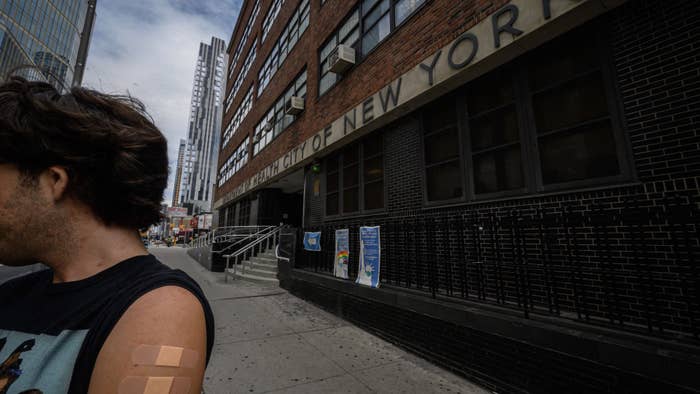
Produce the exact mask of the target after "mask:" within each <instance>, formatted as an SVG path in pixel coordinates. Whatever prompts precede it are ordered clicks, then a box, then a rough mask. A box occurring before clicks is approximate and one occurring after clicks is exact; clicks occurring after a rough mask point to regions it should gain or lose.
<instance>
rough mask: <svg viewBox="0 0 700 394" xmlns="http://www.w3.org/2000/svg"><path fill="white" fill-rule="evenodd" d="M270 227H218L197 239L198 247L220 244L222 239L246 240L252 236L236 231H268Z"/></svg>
mask: <svg viewBox="0 0 700 394" xmlns="http://www.w3.org/2000/svg"><path fill="white" fill-rule="evenodd" d="M269 227H270V226H227V227H217V228H215V229H213V230H212V231H211V232H210V233H208V234H206V235H205V236H204V237H200V238H199V239H197V243H196V246H197V247H202V246H207V245H211V244H214V243H216V242H220V241H221V238H224V237H225V238H226V240H228V239H230V238H245V237H247V236H249V235H250V234H236V233H235V231H238V230H245V229H262V230H264V229H268V228H269Z"/></svg>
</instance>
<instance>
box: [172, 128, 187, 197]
mask: <svg viewBox="0 0 700 394" xmlns="http://www.w3.org/2000/svg"><path fill="white" fill-rule="evenodd" d="M186 152H187V141H186V140H183V139H181V140H180V148H179V149H178V150H177V169H176V170H175V187H174V188H173V204H172V206H173V207H176V206H178V205H179V204H180V186H181V185H182V165H183V164H184V161H185V153H186Z"/></svg>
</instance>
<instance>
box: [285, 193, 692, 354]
mask: <svg viewBox="0 0 700 394" xmlns="http://www.w3.org/2000/svg"><path fill="white" fill-rule="evenodd" d="M644 203H645V204H647V205H643V204H642V202H640V200H637V199H635V198H633V197H631V198H629V199H627V200H624V201H620V200H619V198H618V199H617V200H616V201H605V202H603V201H601V202H600V203H595V204H593V205H581V204H579V205H577V206H571V207H561V206H560V205H557V204H549V205H547V204H543V205H539V206H535V207H533V206H526V207H517V209H510V210H507V211H504V210H502V209H495V208H494V209H486V208H484V209H478V208H475V209H473V210H463V211H454V210H452V211H442V212H437V211H436V212H432V213H427V212H422V213H419V214H416V215H412V216H402V217H390V218H373V219H368V220H366V221H364V222H361V223H359V222H357V221H354V222H351V223H348V222H346V223H342V224H341V223H337V224H327V225H324V226H320V227H311V228H307V229H305V230H306V231H321V250H322V251H321V252H309V251H305V250H303V248H302V247H301V245H299V244H300V241H297V247H296V255H295V262H294V266H295V268H299V269H305V270H312V271H315V272H320V273H326V274H330V275H332V273H333V263H334V230H336V229H341V228H349V229H350V264H349V274H350V280H354V279H355V278H356V276H357V267H358V257H359V226H360V225H367V226H381V247H382V249H381V269H380V280H381V284H382V286H391V287H397V288H405V289H412V290H416V291H420V292H424V293H425V294H426V296H431V297H435V298H437V297H447V298H456V299H464V300H469V301H475V302H483V303H491V304H497V305H501V306H504V307H508V308H513V309H517V310H520V311H521V312H522V314H523V316H524V317H526V318H529V317H531V314H540V315H553V316H559V317H564V318H570V319H574V320H578V321H581V322H584V323H590V324H597V325H601V324H602V325H608V326H615V327H617V328H619V329H623V330H628V331H635V332H646V333H647V334H651V335H661V336H673V337H677V338H683V339H691V340H692V339H695V340H697V339H698V336H699V335H700V329H699V327H700V267H698V264H700V262H699V261H698V258H699V256H700V253H699V249H700V248H699V245H698V240H699V239H700V214H699V212H698V206H697V204H696V202H695V201H694V197H693V196H690V195H688V196H680V195H676V196H673V197H670V198H665V199H663V200H662V201H661V202H660V203H658V205H648V204H650V203H649V201H644ZM301 231H303V230H300V233H299V234H298V236H297V239H298V240H301V239H302V238H303V237H302V234H301Z"/></svg>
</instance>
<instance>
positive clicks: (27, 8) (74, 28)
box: [0, 0, 97, 89]
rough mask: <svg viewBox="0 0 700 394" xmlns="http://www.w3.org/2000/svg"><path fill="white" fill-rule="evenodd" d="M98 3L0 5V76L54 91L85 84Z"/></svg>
mask: <svg viewBox="0 0 700 394" xmlns="http://www.w3.org/2000/svg"><path fill="white" fill-rule="evenodd" d="M96 2H97V0H63V1H56V0H39V1H9V0H5V1H0V76H2V77H4V76H5V74H6V73H7V72H9V71H10V70H12V69H13V68H15V67H18V66H34V67H35V69H25V70H23V71H22V72H21V73H20V74H21V75H23V76H25V77H27V78H29V79H35V80H46V81H49V82H50V83H52V84H53V85H54V86H56V88H58V89H67V88H70V87H71V86H79V85H80V84H81V82H82V79H83V72H84V70H85V61H86V59H87V54H88V48H89V46H90V36H91V33H92V28H93V24H94V20H95V5H96Z"/></svg>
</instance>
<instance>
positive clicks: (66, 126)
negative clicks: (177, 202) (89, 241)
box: [0, 77, 168, 265]
mask: <svg viewBox="0 0 700 394" xmlns="http://www.w3.org/2000/svg"><path fill="white" fill-rule="evenodd" d="M167 178H168V158H167V143H166V140H165V137H164V136H163V134H162V133H161V132H160V131H159V130H158V128H157V127H156V126H155V125H154V124H153V122H152V121H151V120H150V118H149V116H148V115H147V114H146V112H145V110H144V106H143V104H141V103H140V102H139V101H137V100H135V99H133V98H131V97H125V96H112V95H106V94H102V93H99V92H96V91H93V90H89V89H83V88H73V89H71V91H70V93H67V94H63V95H62V94H60V93H59V92H57V91H56V89H54V87H53V86H51V85H50V84H47V83H43V82H29V81H27V80H25V79H23V78H20V77H11V78H10V79H9V80H8V81H7V82H5V83H3V84H1V85H0V264H7V265H20V264H28V263H34V262H36V259H37V258H38V256H41V255H43V254H44V252H45V251H46V249H47V248H59V247H69V245H65V244H64V243H65V242H66V240H68V239H70V236H71V234H73V233H74V232H75V230H76V229H75V228H74V227H75V223H76V222H80V220H79V219H81V218H80V216H81V215H86V216H89V219H93V220H95V221H97V222H99V223H100V224H102V225H104V226H108V227H117V228H123V229H133V230H134V232H135V231H136V229H138V228H143V227H147V226H149V225H150V224H153V223H155V222H157V221H158V220H159V218H160V209H161V205H160V204H161V200H162V197H163V190H164V189H165V186H166V183H167Z"/></svg>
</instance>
